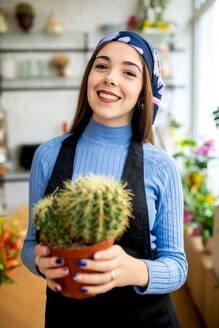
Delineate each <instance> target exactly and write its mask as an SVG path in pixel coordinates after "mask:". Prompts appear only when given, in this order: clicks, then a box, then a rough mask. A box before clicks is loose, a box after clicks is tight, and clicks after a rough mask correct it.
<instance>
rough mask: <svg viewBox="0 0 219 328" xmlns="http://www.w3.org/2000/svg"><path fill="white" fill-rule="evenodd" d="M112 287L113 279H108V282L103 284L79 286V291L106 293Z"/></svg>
mask: <svg viewBox="0 0 219 328" xmlns="http://www.w3.org/2000/svg"><path fill="white" fill-rule="evenodd" d="M114 287H115V282H114V280H113V281H110V282H108V283H106V284H104V285H96V286H90V285H88V286H87V285H84V286H83V287H82V288H81V292H82V293H84V294H92V295H93V294H95V295H97V294H103V293H106V292H108V291H109V290H111V289H112V288H114Z"/></svg>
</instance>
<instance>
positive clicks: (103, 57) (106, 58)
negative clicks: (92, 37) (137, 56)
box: [95, 56, 142, 74]
mask: <svg viewBox="0 0 219 328" xmlns="http://www.w3.org/2000/svg"><path fill="white" fill-rule="evenodd" d="M97 59H104V60H107V61H109V62H110V58H109V57H108V56H98V57H96V58H95V60H97ZM122 64H123V65H128V66H135V67H137V69H138V70H139V72H140V73H141V74H142V70H141V69H140V67H139V66H138V65H137V64H135V63H133V62H130V61H124V62H122Z"/></svg>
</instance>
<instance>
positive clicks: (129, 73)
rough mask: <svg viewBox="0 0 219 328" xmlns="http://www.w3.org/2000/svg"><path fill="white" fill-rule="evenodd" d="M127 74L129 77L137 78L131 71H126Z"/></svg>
mask: <svg viewBox="0 0 219 328" xmlns="http://www.w3.org/2000/svg"><path fill="white" fill-rule="evenodd" d="M125 74H126V75H128V76H133V77H136V74H135V73H133V72H130V71H125Z"/></svg>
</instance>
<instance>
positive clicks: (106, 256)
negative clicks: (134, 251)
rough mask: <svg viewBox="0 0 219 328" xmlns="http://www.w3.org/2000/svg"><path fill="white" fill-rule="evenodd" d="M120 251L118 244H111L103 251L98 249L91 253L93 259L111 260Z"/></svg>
mask: <svg viewBox="0 0 219 328" xmlns="http://www.w3.org/2000/svg"><path fill="white" fill-rule="evenodd" d="M119 252H120V246H118V245H113V246H112V247H110V248H108V249H107V250H105V251H100V252H97V253H94V254H93V257H92V258H93V259H94V260H111V259H113V258H115V257H116V256H117V255H118V254H119Z"/></svg>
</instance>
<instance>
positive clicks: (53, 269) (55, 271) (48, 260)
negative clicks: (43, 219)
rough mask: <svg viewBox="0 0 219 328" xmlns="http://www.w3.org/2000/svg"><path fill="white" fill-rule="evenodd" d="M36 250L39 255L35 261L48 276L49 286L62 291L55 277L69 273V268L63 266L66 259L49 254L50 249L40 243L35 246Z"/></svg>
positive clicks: (39, 268)
mask: <svg viewBox="0 0 219 328" xmlns="http://www.w3.org/2000/svg"><path fill="white" fill-rule="evenodd" d="M34 252H35V254H36V255H37V256H36V258H35V263H36V265H37V266H38V270H39V271H40V272H41V273H42V274H43V275H44V276H45V277H46V279H47V285H48V287H49V288H50V289H52V290H53V291H56V292H57V291H61V289H62V287H61V285H59V284H58V282H57V281H56V280H55V279H57V278H62V277H65V276H67V275H68V274H69V270H68V268H66V267H64V266H63V265H64V260H63V259H60V258H57V257H52V256H49V249H48V248H47V247H46V246H43V245H40V244H38V245H37V246H36V247H35V250H34Z"/></svg>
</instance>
